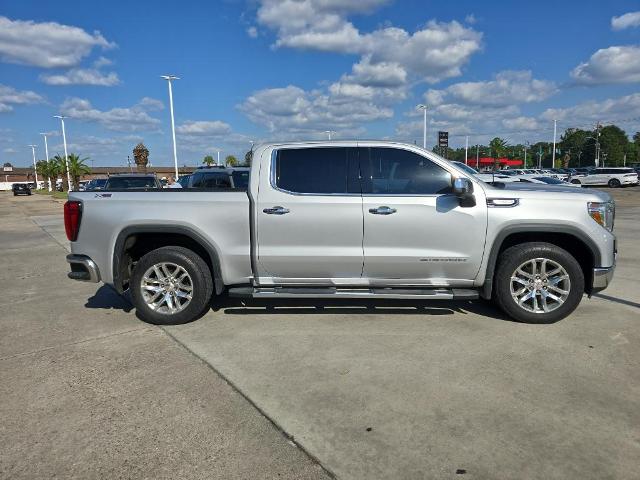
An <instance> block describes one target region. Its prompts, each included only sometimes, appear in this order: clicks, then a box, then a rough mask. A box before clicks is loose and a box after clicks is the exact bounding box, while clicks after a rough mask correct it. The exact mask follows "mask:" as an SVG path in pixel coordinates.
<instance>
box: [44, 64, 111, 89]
mask: <svg viewBox="0 0 640 480" xmlns="http://www.w3.org/2000/svg"><path fill="white" fill-rule="evenodd" d="M40 80H41V81H43V82H44V83H46V84H47V85H57V86H61V85H96V86H102V87H112V86H114V85H118V84H119V83H120V79H119V78H118V75H117V74H116V73H115V72H108V73H104V72H101V71H100V70H98V69H96V68H72V69H71V70H68V71H66V72H65V73H61V74H57V75H40Z"/></svg>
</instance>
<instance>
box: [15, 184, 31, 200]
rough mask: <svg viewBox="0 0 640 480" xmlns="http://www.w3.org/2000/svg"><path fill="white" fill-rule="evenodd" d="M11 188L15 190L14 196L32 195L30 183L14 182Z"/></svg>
mask: <svg viewBox="0 0 640 480" xmlns="http://www.w3.org/2000/svg"><path fill="white" fill-rule="evenodd" d="M11 190H13V196H14V197H15V196H16V195H31V185H29V184H28V183H14V184H13V185H12V186H11Z"/></svg>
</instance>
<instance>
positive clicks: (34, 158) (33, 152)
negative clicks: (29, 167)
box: [28, 145, 38, 190]
mask: <svg viewBox="0 0 640 480" xmlns="http://www.w3.org/2000/svg"><path fill="white" fill-rule="evenodd" d="M28 146H29V147H31V153H32V154H33V174H34V175H35V176H36V190H37V189H38V167H37V166H36V146H35V145H28Z"/></svg>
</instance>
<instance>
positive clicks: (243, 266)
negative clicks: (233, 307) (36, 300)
mask: <svg viewBox="0 0 640 480" xmlns="http://www.w3.org/2000/svg"><path fill="white" fill-rule="evenodd" d="M69 199H70V200H78V201H81V202H82V209H83V211H82V223H81V227H80V232H79V234H78V241H77V242H72V243H71V251H72V252H73V253H82V254H84V255H88V256H90V257H91V258H92V259H94V261H95V262H96V263H98V264H99V265H101V266H102V269H101V272H100V274H101V277H102V281H103V282H105V283H108V284H111V283H112V282H113V264H112V255H113V251H114V247H115V244H116V241H117V239H118V236H119V235H120V233H121V232H122V231H123V230H125V229H126V228H127V227H129V226H131V225H135V226H136V227H139V226H141V225H142V226H148V227H150V228H151V227H158V229H160V230H159V231H162V229H166V230H167V232H169V231H170V230H171V227H185V228H187V229H189V230H191V231H193V232H195V233H197V234H199V235H201V236H202V237H203V238H206V239H208V240H209V242H210V243H211V244H212V246H213V247H214V248H215V249H216V251H217V252H218V253H219V260H220V267H221V270H222V272H221V273H222V276H223V278H224V280H225V283H228V284H237V283H246V282H248V281H249V278H250V277H251V261H250V234H249V197H248V196H247V193H246V192H243V191H193V190H180V189H166V190H160V191H113V192H106V191H92V192H71V193H70V195H69ZM105 235H109V238H107V239H105V238H104V236H105ZM77 245H82V252H76V251H75V249H76V248H75V247H77ZM105 247H106V248H105Z"/></svg>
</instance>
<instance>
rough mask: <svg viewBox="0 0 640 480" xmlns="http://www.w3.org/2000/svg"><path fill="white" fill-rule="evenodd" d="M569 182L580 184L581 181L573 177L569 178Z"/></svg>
mask: <svg viewBox="0 0 640 480" xmlns="http://www.w3.org/2000/svg"><path fill="white" fill-rule="evenodd" d="M571 183H575V184H576V185H582V182H581V181H580V180H578V179H577V178H574V179H573V180H571Z"/></svg>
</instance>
